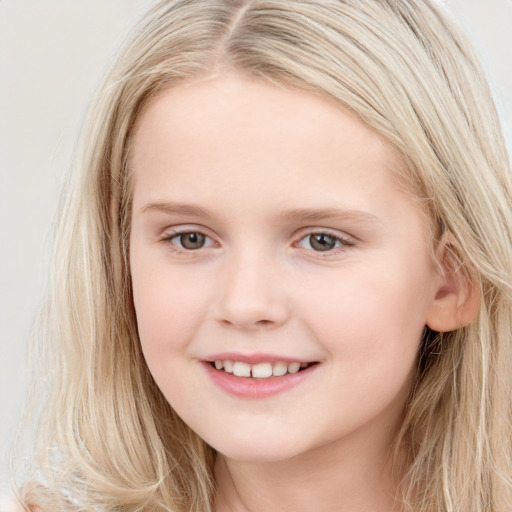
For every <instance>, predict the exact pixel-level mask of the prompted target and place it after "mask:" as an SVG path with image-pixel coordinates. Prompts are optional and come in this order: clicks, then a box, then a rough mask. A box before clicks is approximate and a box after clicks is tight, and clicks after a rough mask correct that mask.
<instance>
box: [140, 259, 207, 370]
mask: <svg viewBox="0 0 512 512" xmlns="http://www.w3.org/2000/svg"><path fill="white" fill-rule="evenodd" d="M131 267H132V284H133V300H134V305H135V311H136V316H137V323H138V330H139V337H140V340H141V344H142V349H143V351H144V354H145V356H146V358H147V359H148V363H151V361H157V362H158V361H159V360H160V361H164V360H165V359H160V358H161V357H164V356H165V355H166V354H169V353H172V352H178V351H179V352H183V350H184V349H185V348H186V346H187V344H188V343H189V342H190V340H191V338H192V337H193V334H194V332H195V330H196V329H197V326H198V324H199V323H200V321H201V319H202V318H203V316H204V309H205V307H206V304H207V302H206V301H205V295H206V294H205V293H204V292H205V289H204V286H203V287H201V286H200V285H199V283H197V282H194V279H191V278H190V276H189V275H187V274H186V273H184V272H169V271H165V270H162V268H161V267H158V266H157V265H144V264H143V262H139V261H138V260H136V259H135V260H134V261H133V262H132V265H131ZM157 269H159V270H157ZM201 292H203V293H201Z"/></svg>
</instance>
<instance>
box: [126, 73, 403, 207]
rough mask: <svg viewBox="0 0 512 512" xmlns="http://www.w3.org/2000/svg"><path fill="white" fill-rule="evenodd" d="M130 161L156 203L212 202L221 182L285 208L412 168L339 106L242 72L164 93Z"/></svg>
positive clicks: (151, 107) (152, 105)
mask: <svg viewBox="0 0 512 512" xmlns="http://www.w3.org/2000/svg"><path fill="white" fill-rule="evenodd" d="M130 163H131V169H132V172H133V180H134V185H135V196H137V195H139V196H140V195H141V193H142V192H144V196H151V195H153V196H154V197H151V199H152V200H157V199H158V198H157V197H156V196H158V194H159V193H160V192H161V191H162V190H164V189H165V188H168V189H169V190H171V189H174V190H175V191H176V192H178V191H179V192H180V194H181V195H183V194H185V195H186V194H187V193H188V192H187V190H194V193H197V189H200V191H201V193H204V194H206V195H208V190H207V189H208V186H207V184H208V183H209V182H213V181H217V182H218V181H222V180H224V181H225V186H228V187H233V189H234V188H235V187H236V191H237V194H238V195H243V194H247V195H248V196H250V195H251V194H252V193H253V192H254V190H258V191H260V192H261V193H265V194H267V195H269V194H270V195H273V196H275V197H276V198H279V197H280V198H281V199H282V201H285V200H286V198H287V197H288V196H292V195H293V194H294V193H296V197H297V198H298V199H299V200H300V199H301V197H304V196H305V195H307V194H308V193H309V195H310V196H311V195H312V194H314V193H318V192H320V191H321V190H323V194H324V195H329V189H330V188H332V185H333V184H336V186H340V187H347V190H350V187H351V186H352V185H353V183H357V185H358V186H359V187H363V188H367V189H368V190H370V191H371V190H373V191H375V189H379V188H382V187H392V186H395V187H396V185H397V184H399V183H398V182H399V179H398V177H399V176H401V175H402V173H403V172H402V170H403V168H404V163H403V160H402V158H401V157H400V155H399V154H398V152H397V151H396V150H394V148H393V147H392V146H391V145H390V144H389V143H387V142H386V141H385V140H384V139H383V138H382V137H381V136H379V134H377V132H376V131H374V130H373V129H371V128H370V127H369V126H368V125H367V124H366V123H364V122H363V121H361V119H360V118H359V117H358V116H357V115H356V114H355V113H353V112H351V111H350V110H348V109H347V108H345V107H344V106H342V105H340V104H338V103H336V102H335V101H334V100H332V99H328V98H325V97H323V96H320V95H315V94H312V93H310V92H305V91H302V90H298V89H294V88H289V87H285V86H281V85H276V84H274V83H270V82H268V81H264V80H262V79H254V78H248V77H246V76H243V75H241V74H236V73H228V74H225V75H221V76H215V77H209V78H200V79H195V80H191V81H186V82H183V83H181V84H179V85H175V86H172V87H169V88H167V89H164V90H162V91H160V92H159V93H158V94H157V95H156V96H155V97H154V98H153V99H152V100H151V101H150V102H149V104H148V105H147V108H146V109H145V111H144V113H143V115H142V116H141V118H140V120H139V123H138V126H137V129H136V131H135V136H134V139H133V145H132V148H131V159H130ZM201 185H202V186H201ZM397 188H403V187H397ZM150 189H151V190H150Z"/></svg>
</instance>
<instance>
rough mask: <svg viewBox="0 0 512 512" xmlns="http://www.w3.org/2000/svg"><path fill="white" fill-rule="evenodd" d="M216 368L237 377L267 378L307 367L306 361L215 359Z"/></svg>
mask: <svg viewBox="0 0 512 512" xmlns="http://www.w3.org/2000/svg"><path fill="white" fill-rule="evenodd" d="M214 364H215V368H216V369H217V370H224V371H225V372H226V373H233V374H234V375H236V376H237V377H253V378H255V379H267V378H269V377H272V376H273V377H282V376H283V375H286V374H287V373H291V374H293V373H297V372H298V371H299V370H300V369H304V368H307V366H308V363H299V362H293V363H285V362H282V361H279V362H277V363H273V364H272V363H258V364H252V365H251V364H248V363H243V362H241V361H215V362H214Z"/></svg>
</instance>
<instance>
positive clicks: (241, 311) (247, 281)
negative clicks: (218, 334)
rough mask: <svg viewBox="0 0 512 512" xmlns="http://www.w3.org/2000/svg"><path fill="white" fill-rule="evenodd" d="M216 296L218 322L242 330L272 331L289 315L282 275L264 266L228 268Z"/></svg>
mask: <svg viewBox="0 0 512 512" xmlns="http://www.w3.org/2000/svg"><path fill="white" fill-rule="evenodd" d="M224 279H225V285H224V286H223V287H221V288H222V290H221V292H220V295H219V302H218V305H219V306H218V315H217V318H218V320H219V322H220V323H221V324H222V325H224V326H230V327H236V328H239V329H244V330H257V329H272V328H275V327H277V326H279V325H282V324H283V323H284V322H286V320H287V319H288V316H289V308H288V303H287V300H286V297H285V296H284V293H283V276H282V275H281V276H279V275H278V274H277V273H276V271H275V269H271V268H269V266H268V265H265V266H261V265H251V264H249V263H248V262H245V263H244V264H243V265H238V266H231V268H230V270H229V272H227V273H226V276H225V277H224Z"/></svg>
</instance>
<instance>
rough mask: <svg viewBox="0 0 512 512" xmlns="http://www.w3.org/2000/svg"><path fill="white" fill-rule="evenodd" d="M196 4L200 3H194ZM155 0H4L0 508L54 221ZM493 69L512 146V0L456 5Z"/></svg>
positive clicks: (5, 502) (465, 0)
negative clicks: (88, 123)
mask: <svg viewBox="0 0 512 512" xmlns="http://www.w3.org/2000/svg"><path fill="white" fill-rule="evenodd" d="M191 1H192V0H191ZM150 3H151V2H150V0H67V1H66V0H0V223H1V224H0V234H1V242H0V512H9V511H10V510H12V499H11V497H10V496H11V493H10V491H9V472H8V469H7V453H8V447H9V444H10V441H11V439H12V436H13V434H14V431H15V428H16V423H17V421H18V418H19V415H20V412H21V407H22V404H23V401H24V396H25V393H26V387H27V378H28V376H27V370H26V366H25V359H26V346H27V341H28V338H29V333H30V330H31V327H32V325H33V320H34V317H35V314H36V312H37V310H38V307H39V305H40V303H41V299H42V295H43V290H44V286H45V283H46V279H47V267H48V255H49V252H50V247H51V226H52V220H53V217H54V214H55V210H56V204H57V198H58V194H59V189H60V186H61V183H62V181H63V179H64V176H65V175H66V173H67V172H68V170H69V168H70V164H71V161H72V153H73V148H74V145H75V143H76V137H77V135H78V132H79V130H80V126H81V123H82V120H83V117H84V114H85V111H86V108H87V105H88V102H89V100H90V98H91V96H92V94H93V92H94V90H95V88H96V87H97V85H98V83H99V81H100V79H101V77H102V76H103V74H104V73H105V71H106V69H107V68H108V65H109V63H110V62H111V61H112V59H113V56H114V55H115V53H116V51H117V50H118V49H119V47H120V45H121V42H122V41H123V38H124V36H125V35H126V33H127V32H128V30H129V28H130V27H131V26H132V25H133V23H134V22H135V20H136V19H137V18H138V17H139V16H140V15H141V14H142V12H144V11H145V10H146V8H147V6H148V5H149V4H150ZM443 3H447V4H448V5H449V7H450V8H451V9H452V11H454V12H455V14H456V15H457V17H458V18H459V19H460V21H461V23H462V24H463V25H464V26H465V28H466V30H467V32H469V35H470V36H471V38H472V39H473V41H474V43H475V45H476V46H477V49H478V50H479V52H480V55H481V57H482V59H483V61H484V64H485V66H486V68H487V71H488V75H489V77H490V80H491V84H492V87H493V90H494V93H495V97H496V101H497V104H498V108H499V110H500V113H501V116H502V120H503V122H504V125H505V133H506V137H507V141H508V145H509V149H510V148H512V31H511V27H512V0H487V1H485V2H484V1H482V0H450V1H447V2H443Z"/></svg>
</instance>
